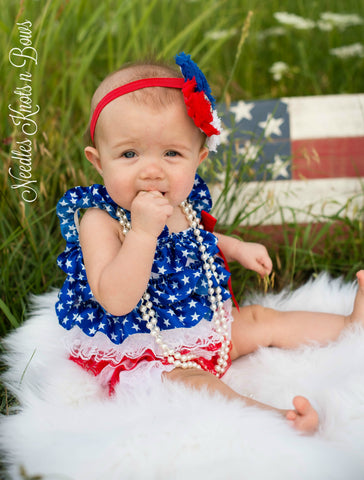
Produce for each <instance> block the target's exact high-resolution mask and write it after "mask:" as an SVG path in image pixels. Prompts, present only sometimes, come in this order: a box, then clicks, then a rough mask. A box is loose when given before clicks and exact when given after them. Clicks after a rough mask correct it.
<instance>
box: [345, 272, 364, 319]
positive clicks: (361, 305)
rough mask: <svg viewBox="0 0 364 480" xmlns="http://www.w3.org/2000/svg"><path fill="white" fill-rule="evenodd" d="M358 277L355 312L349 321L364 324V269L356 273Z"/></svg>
mask: <svg viewBox="0 0 364 480" xmlns="http://www.w3.org/2000/svg"><path fill="white" fill-rule="evenodd" d="M356 278H357V279H358V293H357V294H356V297H355V301H354V307H353V312H352V314H351V315H350V317H349V319H348V320H349V322H361V323H362V324H363V326H364V270H359V272H358V273H357V274H356Z"/></svg>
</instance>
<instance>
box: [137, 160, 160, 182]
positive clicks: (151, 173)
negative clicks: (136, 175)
mask: <svg viewBox="0 0 364 480" xmlns="http://www.w3.org/2000/svg"><path fill="white" fill-rule="evenodd" d="M141 177H142V178H143V179H146V178H162V177H164V171H163V168H162V165H160V162H158V161H157V160H150V161H147V162H145V164H144V165H143V168H142V170H141Z"/></svg>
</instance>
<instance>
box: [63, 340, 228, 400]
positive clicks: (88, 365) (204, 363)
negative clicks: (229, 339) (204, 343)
mask: <svg viewBox="0 0 364 480" xmlns="http://www.w3.org/2000/svg"><path fill="white" fill-rule="evenodd" d="M220 347H221V343H218V344H215V345H211V346H210V347H207V348H206V349H205V350H206V351H207V352H215V354H214V355H213V356H212V357H211V359H210V360H207V359H206V358H203V357H198V358H195V359H194V361H195V362H196V363H198V364H199V365H200V366H201V367H202V369H203V370H205V371H206V372H210V373H212V374H215V367H216V365H217V360H218V358H219V349H220ZM230 349H231V345H230ZM180 352H181V355H187V354H189V353H190V352H189V350H187V349H182V350H181V351H180ZM69 358H70V360H72V361H73V362H75V363H77V365H80V366H81V367H82V368H83V369H84V370H86V371H87V372H90V373H92V374H93V375H95V377H97V376H98V375H100V374H101V373H102V371H103V370H104V369H105V368H106V367H109V366H111V367H112V368H113V373H112V376H111V378H110V380H109V395H112V394H113V393H114V391H115V386H116V385H117V384H118V382H119V376H120V374H121V373H122V372H125V371H130V370H133V369H134V368H135V367H136V366H137V365H139V364H140V363H141V362H152V361H155V360H157V361H159V362H161V363H162V364H163V365H170V363H169V362H168V359H167V358H165V357H157V356H156V355H155V354H154V352H153V351H152V350H149V349H148V350H146V351H145V352H144V353H143V355H141V356H140V357H138V358H135V359H133V358H129V357H126V356H125V357H123V358H122V359H121V360H120V362H119V363H118V364H116V365H115V364H114V363H113V362H112V361H111V360H101V361H96V360H95V359H94V358H90V359H89V360H84V359H82V358H79V357H75V356H73V355H70V357H69ZM230 365H231V360H230V356H229V360H228V365H227V367H226V370H225V372H226V371H227V370H228V368H229V367H230ZM225 372H224V373H225Z"/></svg>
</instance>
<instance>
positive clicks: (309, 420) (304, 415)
mask: <svg viewBox="0 0 364 480" xmlns="http://www.w3.org/2000/svg"><path fill="white" fill-rule="evenodd" d="M293 406H294V407H295V410H288V412H287V414H286V418H287V420H289V421H290V422H291V423H292V425H293V427H294V428H295V429H296V430H299V431H300V432H303V433H314V432H315V431H316V430H317V428H318V425H319V418H318V415H317V412H316V410H315V409H314V408H313V406H312V405H311V403H310V402H309V401H308V400H307V398H305V397H300V396H298V397H294V399H293Z"/></svg>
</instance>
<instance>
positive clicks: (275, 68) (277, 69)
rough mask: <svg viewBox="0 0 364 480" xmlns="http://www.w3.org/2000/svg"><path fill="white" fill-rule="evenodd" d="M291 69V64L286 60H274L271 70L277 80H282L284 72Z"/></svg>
mask: <svg viewBox="0 0 364 480" xmlns="http://www.w3.org/2000/svg"><path fill="white" fill-rule="evenodd" d="M288 71H289V66H288V65H287V64H286V63H285V62H274V63H273V65H272V66H271V67H270V69H269V72H270V73H271V74H272V75H273V78H274V80H275V81H276V82H278V81H279V80H281V78H282V76H283V74H284V73H286V72H288Z"/></svg>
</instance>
